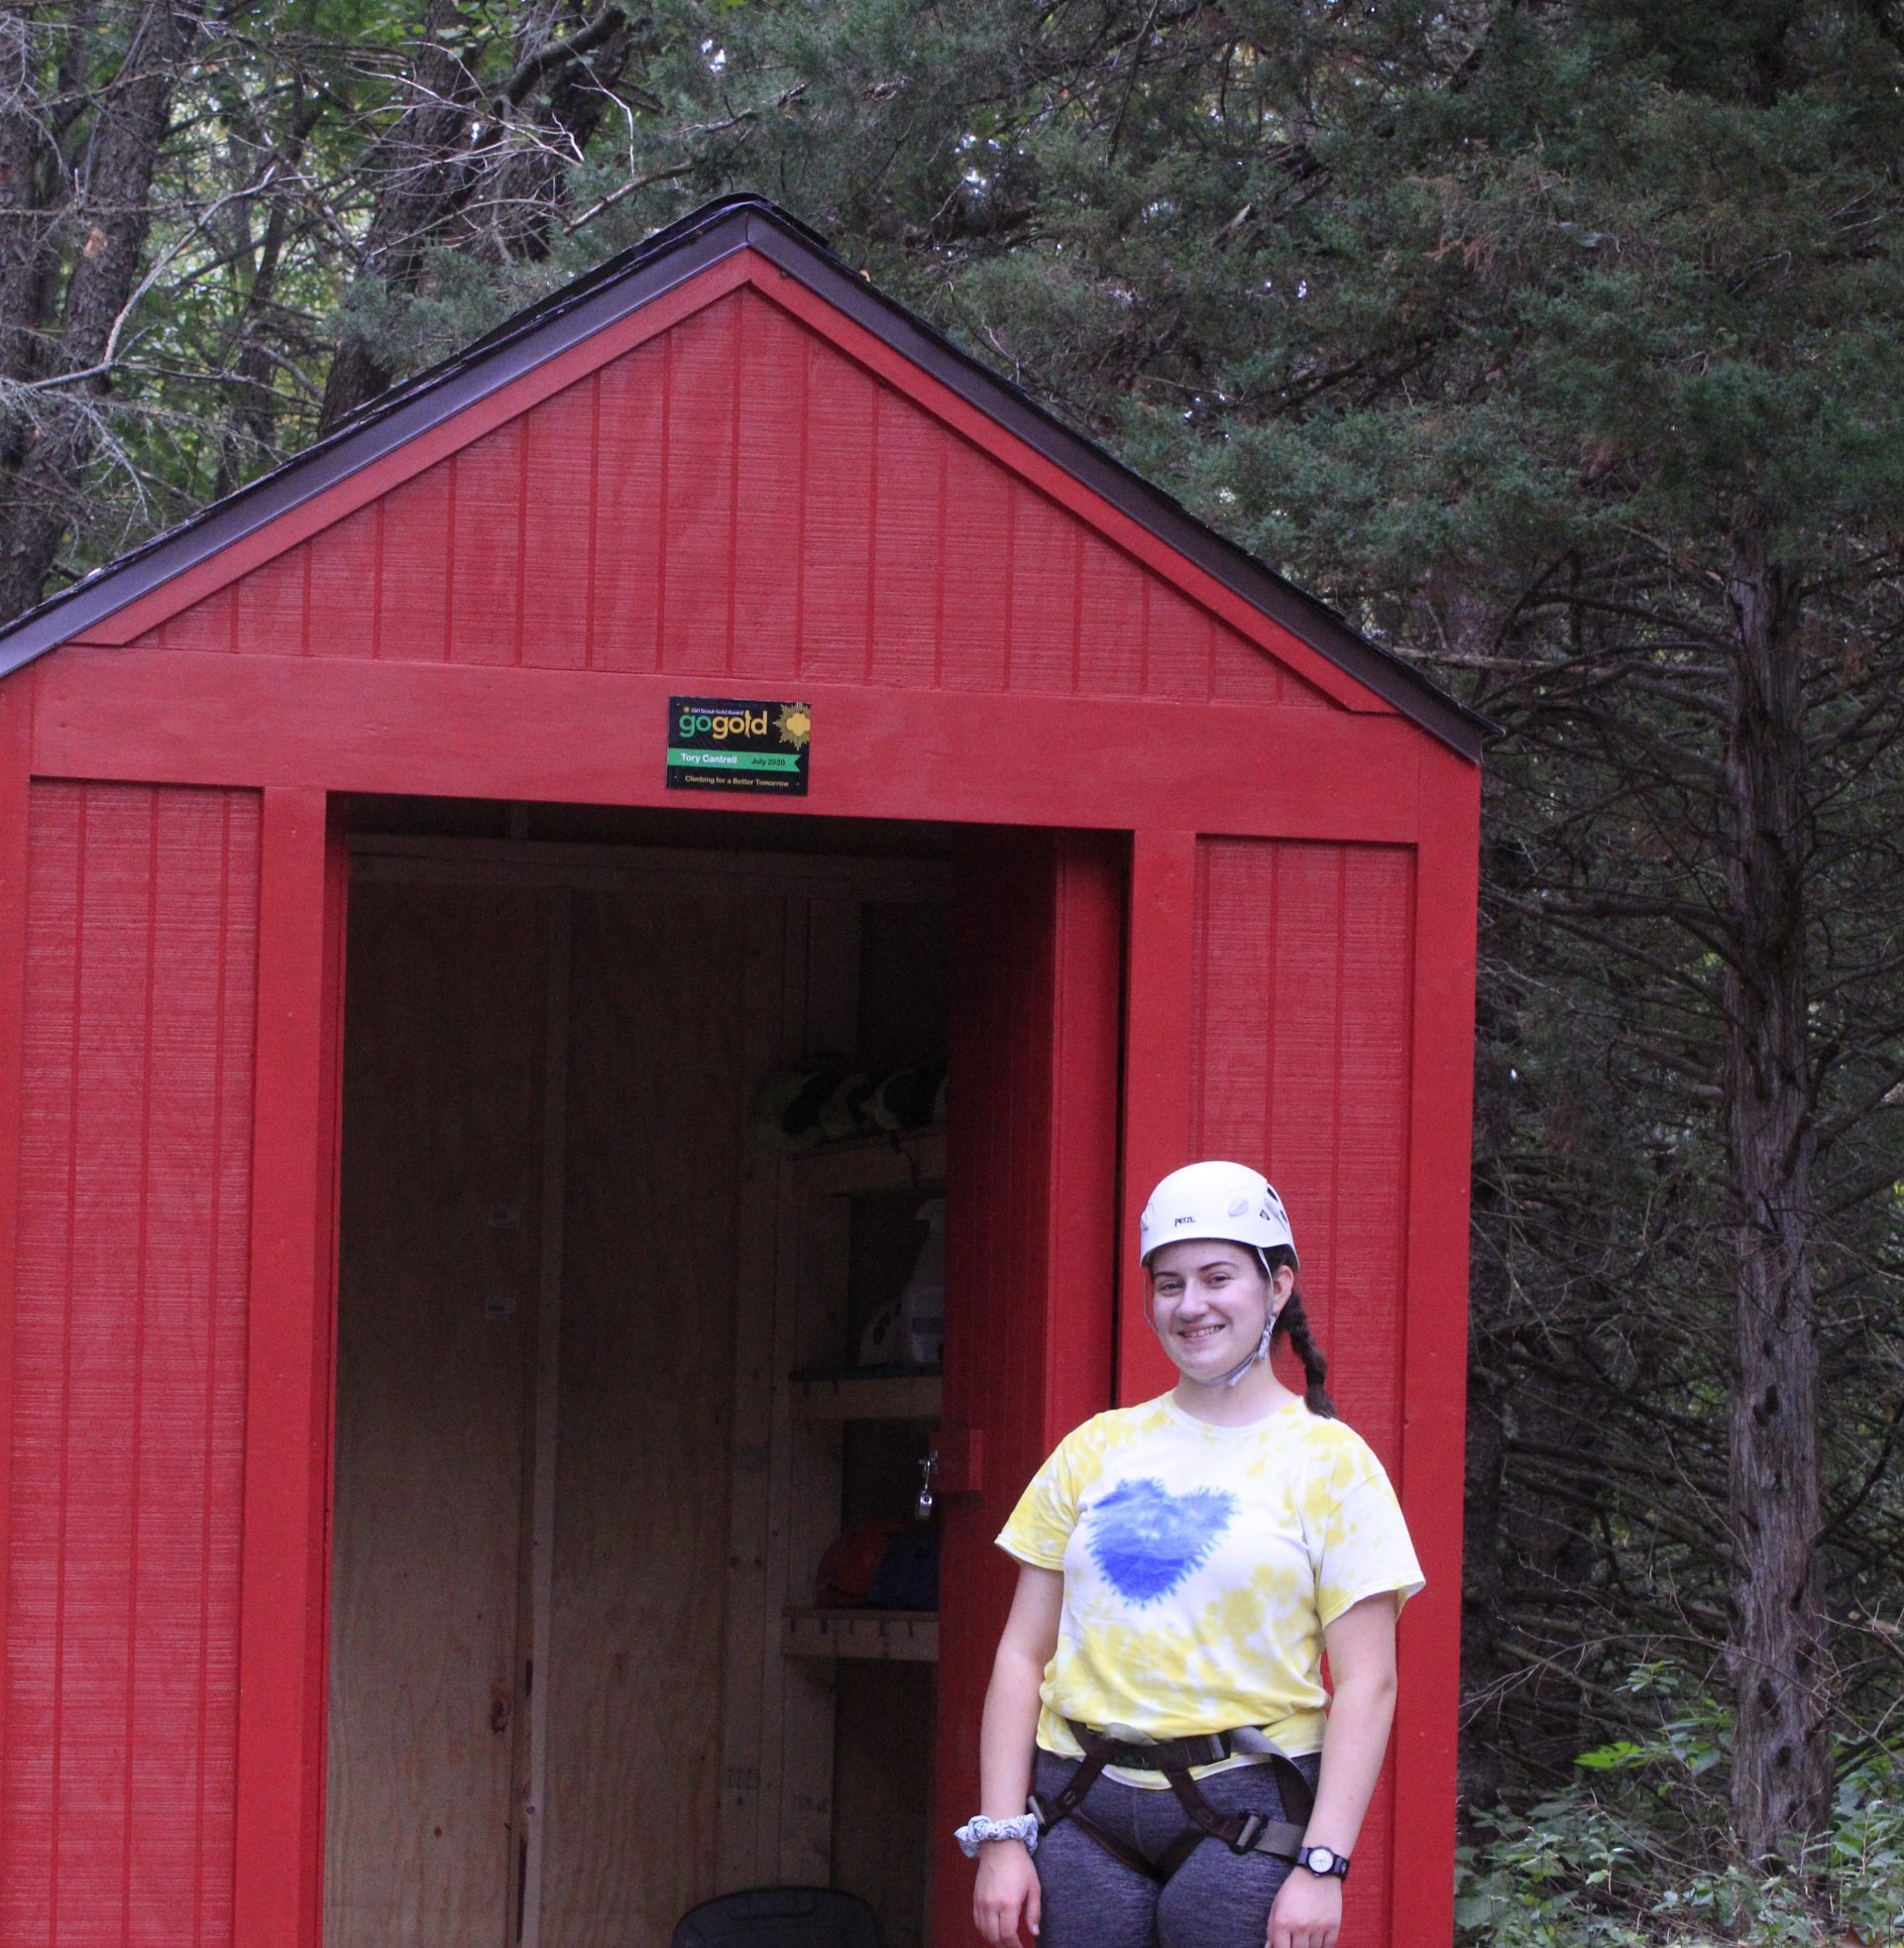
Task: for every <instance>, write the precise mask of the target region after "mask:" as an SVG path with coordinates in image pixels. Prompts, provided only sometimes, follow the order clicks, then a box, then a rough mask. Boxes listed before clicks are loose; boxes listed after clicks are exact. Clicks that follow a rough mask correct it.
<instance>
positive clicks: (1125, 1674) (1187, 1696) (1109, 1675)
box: [998, 1395, 1421, 1787]
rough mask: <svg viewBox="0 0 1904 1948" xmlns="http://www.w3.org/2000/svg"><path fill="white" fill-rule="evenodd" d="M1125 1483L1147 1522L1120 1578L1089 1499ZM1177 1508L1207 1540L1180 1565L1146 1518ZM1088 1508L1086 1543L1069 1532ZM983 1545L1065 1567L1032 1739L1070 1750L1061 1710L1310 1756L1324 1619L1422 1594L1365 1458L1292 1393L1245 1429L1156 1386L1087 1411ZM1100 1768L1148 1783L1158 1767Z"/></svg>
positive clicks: (1397, 1524) (1187, 1548)
mask: <svg viewBox="0 0 1904 1948" xmlns="http://www.w3.org/2000/svg"><path fill="white" fill-rule="evenodd" d="M1133 1486H1134V1488H1135V1490H1136V1492H1137V1494H1138V1495H1139V1496H1141V1497H1142V1498H1143V1506H1144V1514H1145V1516H1146V1517H1147V1518H1149V1521H1150V1526H1149V1527H1146V1528H1142V1529H1141V1530H1140V1531H1139V1532H1138V1535H1137V1547H1139V1549H1140V1551H1141V1552H1140V1554H1139V1555H1138V1556H1137V1557H1136V1558H1135V1564H1136V1567H1135V1570H1134V1571H1126V1572H1125V1575H1124V1581H1123V1583H1121V1584H1120V1581H1119V1574H1120V1567H1121V1564H1120V1560H1119V1558H1118V1557H1117V1556H1116V1555H1115V1554H1114V1552H1113V1551H1112V1549H1111V1547H1110V1545H1109V1544H1108V1543H1107V1541H1106V1525H1105V1522H1104V1517H1103V1513H1102V1509H1103V1508H1104V1507H1105V1506H1109V1507H1115V1506H1116V1505H1117V1499H1118V1498H1119V1497H1120V1496H1122V1497H1127V1498H1128V1497H1129V1496H1130V1495H1131V1494H1132V1490H1133ZM1107 1497H1108V1498H1111V1499H1110V1501H1109V1503H1108V1504H1107ZM1219 1504H1221V1506H1222V1507H1223V1509H1224V1510H1225V1513H1223V1514H1221V1515H1220V1516H1213V1515H1212V1514H1211V1513H1210V1512H1211V1511H1213V1510H1215V1509H1216V1508H1217V1507H1218V1506H1219ZM1185 1510H1188V1511H1190V1512H1191V1521H1192V1527H1194V1523H1195V1522H1196V1521H1201V1522H1202V1523H1203V1524H1204V1530H1205V1531H1206V1532H1207V1533H1196V1534H1194V1535H1192V1536H1191V1539H1190V1540H1189V1542H1187V1543H1186V1544H1185V1545H1184V1546H1183V1550H1182V1554H1181V1559H1180V1560H1178V1559H1174V1558H1173V1557H1172V1556H1171V1555H1170V1553H1169V1547H1170V1544H1169V1540H1168V1539H1169V1536H1170V1535H1171V1534H1174V1533H1175V1532H1174V1531H1170V1530H1168V1528H1166V1532H1165V1537H1166V1539H1165V1540H1164V1541H1162V1542H1160V1540H1159V1523H1160V1522H1162V1523H1163V1524H1166V1525H1168V1523H1169V1522H1170V1521H1171V1520H1172V1519H1173V1518H1174V1517H1177V1516H1179V1515H1180V1513H1181V1512H1182V1511H1185ZM1160 1511H1161V1514H1160ZM1094 1512H1098V1529H1097V1532H1096V1546H1095V1547H1093V1543H1092V1539H1091V1538H1090V1537H1088V1536H1086V1535H1084V1534H1083V1533H1082V1531H1081V1524H1082V1523H1083V1522H1084V1519H1085V1518H1087V1517H1090V1516H1092V1515H1093V1513H1094ZM998 1541H999V1544H1000V1546H1001V1547H1004V1548H1005V1549H1006V1550H1008V1551H1009V1552H1010V1553H1011V1554H1013V1555H1015V1556H1016V1557H1018V1558H1019V1560H1021V1561H1024V1562H1031V1563H1035V1564H1038V1565H1039V1566H1041V1567H1045V1568H1052V1569H1059V1570H1062V1571H1063V1573H1064V1609H1063V1614H1062V1617H1061V1621H1060V1625H1059V1638H1058V1649H1057V1652H1056V1654H1055V1655H1054V1657H1053V1659H1052V1662H1051V1663H1050V1665H1049V1666H1048V1667H1047V1669H1046V1672H1045V1682H1044V1688H1043V1694H1042V1709H1041V1712H1040V1716H1039V1726H1038V1743H1039V1744H1040V1745H1041V1746H1042V1747H1044V1748H1045V1749H1046V1750H1048V1751H1051V1752H1057V1753H1061V1754H1065V1755H1068V1756H1071V1757H1076V1756H1078V1746H1077V1743H1076V1741H1075V1740H1074V1739H1073V1738H1072V1737H1071V1735H1070V1733H1069V1731H1068V1730H1067V1729H1066V1727H1065V1722H1064V1721H1065V1720H1066V1719H1074V1720H1076V1721H1078V1722H1080V1723H1083V1724H1088V1725H1096V1726H1100V1727H1101V1726H1122V1727H1126V1728H1128V1729H1129V1730H1131V1731H1133V1732H1137V1733H1140V1734H1142V1735H1144V1736H1146V1737H1149V1738H1155V1739H1172V1738H1182V1737H1187V1736H1190V1735H1192V1734H1195V1733H1199V1732H1214V1731H1227V1730H1232V1729H1234V1728H1236V1727H1237V1726H1241V1725H1254V1726H1258V1727H1261V1728H1262V1729H1263V1730H1264V1731H1266V1732H1267V1733H1268V1735H1269V1736H1270V1737H1271V1738H1272V1739H1274V1740H1275V1741H1276V1743H1277V1744H1278V1745H1280V1746H1281V1747H1282V1748H1283V1749H1284V1750H1285V1751H1286V1752H1290V1753H1296V1754H1300V1753H1304V1752H1314V1751H1316V1750H1317V1749H1318V1748H1319V1747H1320V1745H1321V1743H1322V1727H1323V1719H1324V1712H1325V1708H1326V1705H1327V1693H1326V1692H1325V1691H1324V1689H1323V1686H1322V1668H1321V1666H1322V1632H1323V1630H1324V1628H1325V1627H1326V1626H1327V1625H1328V1624H1329V1623H1331V1622H1333V1621H1334V1619H1335V1618H1336V1617H1337V1616H1339V1615H1340V1614H1341V1613H1342V1612H1343V1611H1344V1610H1346V1609H1348V1608H1349V1607H1350V1606H1351V1605H1352V1604H1354V1603H1357V1602H1360V1601H1361V1600H1362V1599H1363V1598H1364V1597H1366V1596H1371V1595H1376V1594H1379V1593H1381V1592H1383V1591H1385V1590H1393V1591H1394V1592H1395V1593H1396V1597H1397V1601H1398V1603H1400V1602H1401V1601H1405V1600H1406V1598H1407V1597H1408V1596H1410V1595H1412V1594H1413V1593H1414V1592H1415V1591H1416V1590H1418V1589H1419V1588H1420V1587H1421V1570H1420V1565H1419V1564H1418V1563H1417V1562H1416V1560H1415V1556H1414V1550H1413V1548H1412V1547H1411V1546H1410V1544H1409V1542H1408V1536H1407V1530H1406V1527H1405V1525H1404V1524H1403V1522H1402V1519H1401V1512H1400V1507H1399V1506H1398V1504H1397V1502H1396V1498H1395V1493H1394V1490H1393V1489H1392V1488H1391V1487H1390V1485H1389V1480H1388V1477H1387V1475H1386V1474H1385V1473H1384V1472H1383V1470H1382V1465H1381V1463H1380V1462H1379V1461H1378V1460H1377V1459H1376V1457H1375V1455H1374V1453H1373V1452H1372V1451H1371V1450H1370V1448H1369V1447H1368V1445H1367V1443H1366V1442H1365V1441H1363V1440H1362V1439H1361V1437H1360V1436H1359V1435H1357V1434H1356V1433H1354V1432H1352V1431H1351V1430H1350V1429H1348V1428H1346V1427H1344V1426H1343V1425H1342V1424H1341V1423H1340V1422H1339V1421H1325V1420H1321V1419H1319V1418H1317V1417H1316V1416H1313V1415H1311V1414H1309V1413H1308V1412H1307V1410H1306V1409H1305V1408H1304V1407H1302V1406H1301V1405H1300V1403H1289V1404H1288V1405H1286V1406H1284V1407H1283V1408H1281V1409H1279V1410H1278V1411H1277V1412H1276V1413H1274V1414H1271V1415H1269V1416H1268V1417H1266V1418H1265V1419H1264V1420H1262V1421H1259V1422H1256V1423H1254V1424H1252V1425H1251V1426H1249V1427H1246V1428H1212V1427H1209V1426H1208V1425H1206V1424H1205V1423H1203V1422H1199V1421H1194V1420H1192V1419H1191V1418H1190V1417H1189V1416H1188V1415H1186V1414H1184V1413H1183V1412H1182V1410H1181V1409H1180V1408H1178V1407H1177V1406H1176V1403H1175V1402H1174V1401H1173V1400H1172V1399H1171V1398H1170V1396H1168V1395H1165V1396H1163V1397H1162V1398H1160V1399H1158V1400H1154V1401H1148V1402H1146V1403H1145V1404H1144V1405H1143V1406H1141V1407H1133V1408H1123V1409H1119V1410H1116V1411H1115V1412H1112V1413H1109V1414H1100V1415H1098V1416H1096V1417H1095V1419H1093V1420H1091V1421H1088V1422H1086V1423H1085V1425H1084V1426H1083V1427H1081V1428H1079V1429H1078V1430H1077V1431H1076V1432H1074V1433H1072V1434H1070V1435H1068V1436H1067V1437H1066V1438H1065V1439H1064V1441H1063V1442H1062V1443H1061V1444H1060V1446H1059V1447H1058V1449H1057V1451H1056V1452H1055V1453H1054V1454H1053V1455H1052V1456H1051V1458H1050V1459H1049V1460H1048V1461H1047V1462H1046V1463H1045V1465H1044V1466H1043V1467H1042V1468H1041V1469H1040V1470H1039V1472H1038V1474H1037V1476H1036V1477H1035V1478H1034V1480H1033V1481H1032V1483H1031V1485H1030V1486H1029V1487H1028V1488H1027V1489H1026V1491H1025V1493H1024V1495H1023V1496H1022V1497H1021V1499H1020V1501H1019V1504H1018V1506H1017V1508H1016V1509H1015V1510H1014V1511H1013V1513H1012V1517H1011V1520H1010V1521H1009V1522H1008V1523H1007V1524H1006V1526H1005V1528H1004V1530H1003V1532H1002V1533H1001V1534H1000V1536H999V1538H998ZM1160 1550H1162V1551H1163V1552H1162V1553H1161V1554H1160V1552H1159V1551H1160ZM1133 1574H1134V1575H1135V1576H1136V1577H1137V1579H1138V1580H1137V1581H1136V1583H1135V1585H1133V1582H1132V1576H1133ZM1113 1776H1117V1777H1123V1778H1127V1779H1129V1780H1130V1781H1131V1782H1133V1783H1136V1784H1141V1785H1151V1786H1160V1787H1161V1785H1162V1781H1161V1779H1160V1778H1159V1777H1158V1776H1157V1775H1156V1774H1131V1773H1114V1774H1113Z"/></svg>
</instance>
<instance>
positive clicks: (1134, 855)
mask: <svg viewBox="0 0 1904 1948" xmlns="http://www.w3.org/2000/svg"><path fill="white" fill-rule="evenodd" d="M1126 925H1127V928H1128V934H1127V938H1126V943H1125V960H1124V991H1125V995H1126V997H1127V999H1126V1020H1125V1029H1124V1168H1123V1180H1122V1192H1121V1196H1120V1199H1119V1220H1120V1221H1119V1237H1120V1240H1121V1249H1120V1251H1119V1254H1118V1260H1117V1288H1118V1311H1117V1398H1118V1401H1119V1402H1120V1404H1122V1405H1125V1406H1129V1405H1131V1404H1132V1403H1134V1402H1136V1401H1140V1400H1149V1399H1151V1398H1152V1397H1153V1396H1154V1395H1156V1394H1160V1393H1164V1392H1166V1391H1168V1390H1169V1388H1170V1387H1172V1386H1173V1385H1175V1384H1176V1369H1175V1368H1174V1367H1173V1366H1172V1365H1171V1363H1170V1360H1169V1359H1168V1357H1167V1356H1166V1355H1165V1352H1164V1349H1163V1347H1161V1346H1160V1345H1159V1344H1158V1343H1157V1335H1156V1334H1155V1333H1154V1332H1153V1331H1152V1330H1151V1328H1150V1325H1149V1324H1148V1322H1147V1320H1146V1317H1145V1284H1144V1272H1143V1269H1142V1267H1141V1266H1140V1265H1139V1263H1138V1219H1139V1217H1140V1216H1141V1215H1142V1213H1143V1209H1144V1203H1145V1200H1146V1199H1147V1198H1148V1197H1149V1196H1150V1193H1151V1189H1152V1187H1153V1186H1154V1185H1155V1184H1156V1183H1157V1182H1158V1181H1159V1179H1161V1178H1163V1177H1165V1176H1167V1175H1169V1173H1170V1172H1172V1171H1174V1170H1176V1169H1177V1168H1179V1167H1180V1166H1181V1165H1183V1164H1186V1163H1189V1162H1192V1161H1193V1158H1192V1154H1191V1148H1190V1143H1191V1110H1192V1106H1193V1100H1194V1071H1193V1069H1192V1066H1191V1052H1192V1046H1193V1045H1192V1041H1191V1033H1192V1027H1193V1020H1192V1005H1193V996H1194V988H1193V983H1192V977H1193V974H1194V972H1195V962H1194V957H1193V952H1192V948H1193V943H1194V933H1195V926H1196V835H1195V833H1194V832H1182V831H1171V830H1168V829H1166V830H1155V829H1152V828H1150V827H1147V826H1140V827H1139V828H1138V829H1137V831H1136V832H1135V834H1134V835H1133V836H1132V840H1131V864H1130V909H1129V916H1128V919H1127V922H1126Z"/></svg>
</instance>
